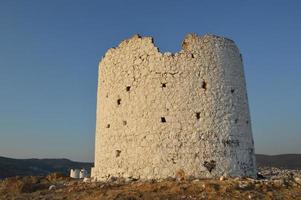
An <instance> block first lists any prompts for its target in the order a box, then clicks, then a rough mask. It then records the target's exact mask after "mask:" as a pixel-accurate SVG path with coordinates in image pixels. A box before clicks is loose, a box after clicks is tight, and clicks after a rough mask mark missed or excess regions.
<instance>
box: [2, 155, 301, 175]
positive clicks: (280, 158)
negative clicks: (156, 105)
mask: <svg viewBox="0 0 301 200" xmlns="http://www.w3.org/2000/svg"><path fill="white" fill-rule="evenodd" d="M256 161H257V166H259V167H263V166H268V167H278V168H286V169H301V154H282V155H274V156H270V155H262V154H257V155H256ZM92 166H93V163H85V162H74V161H71V160H68V159H13V158H6V157H1V156H0V179H3V178H5V177H11V176H30V175H34V176H45V175H47V174H49V173H51V172H61V173H63V174H66V175H67V174H69V170H70V169H72V168H77V169H81V168H85V169H86V170H88V171H90V169H91V167H92Z"/></svg>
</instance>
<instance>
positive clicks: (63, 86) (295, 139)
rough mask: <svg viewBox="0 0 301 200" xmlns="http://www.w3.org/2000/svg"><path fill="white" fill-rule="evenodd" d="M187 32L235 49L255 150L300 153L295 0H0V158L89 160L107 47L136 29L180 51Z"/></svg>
mask: <svg viewBox="0 0 301 200" xmlns="http://www.w3.org/2000/svg"><path fill="white" fill-rule="evenodd" d="M189 32H195V33H197V34H199V35H203V34H205V33H212V34H217V35H222V36H225V37H229V38H231V39H233V40H234V41H235V42H236V44H237V45H238V47H239V48H240V50H241V53H242V55H243V60H244V65H245V74H246V79H247V88H248V96H249V103H250V110H251V118H252V128H253V135H254V140H255V149H256V153H264V154H281V153H301V145H300V144H301V116H300V115H301V107H300V103H301V89H300V87H301V78H300V75H301V1H298V0H295V1H294V0H290V1H284V0H266V1H260V0H257V1H256V0H229V1H222V0H220V1H217V0H210V1H200V0H186V1H183V0H165V1H163V0H152V1H144V0H139V1H138V0H124V1H121V0H120V1H116V0H115V1H114V0H110V1H101V0H95V1H93V0H89V1H85V0H51V1H50V0H48V1H40V0H28V1H20V0H1V1H0V156H9V157H15V158H31V157H35V158H62V157H64V158H69V159H73V160H79V161H92V160H93V157H94V131H95V110H96V108H95V106H96V88H97V70H98V62H99V61H100V59H101V57H102V56H103V55H104V53H105V52H106V50H107V49H109V48H111V47H114V46H117V45H118V44H119V43H120V42H121V41H122V40H124V39H126V38H129V37H131V36H132V35H134V34H136V33H139V34H141V35H147V36H153V37H154V40H155V43H156V45H157V46H158V47H159V48H160V50H161V51H171V52H176V51H179V50H180V46H181V41H182V39H183V38H184V37H185V35H186V34H187V33H189Z"/></svg>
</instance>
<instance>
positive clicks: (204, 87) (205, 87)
mask: <svg viewBox="0 0 301 200" xmlns="http://www.w3.org/2000/svg"><path fill="white" fill-rule="evenodd" d="M202 88H203V89H204V90H206V89H207V83H206V82H205V81H203V82H202Z"/></svg>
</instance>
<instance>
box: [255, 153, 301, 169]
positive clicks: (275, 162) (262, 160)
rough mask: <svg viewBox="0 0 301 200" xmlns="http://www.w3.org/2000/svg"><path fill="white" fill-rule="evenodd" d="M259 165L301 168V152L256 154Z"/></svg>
mask: <svg viewBox="0 0 301 200" xmlns="http://www.w3.org/2000/svg"><path fill="white" fill-rule="evenodd" d="M256 161H257V166H259V167H262V166H268V167H278V168H285V169H301V154H281V155H273V156H270V155H262V154H257V155H256Z"/></svg>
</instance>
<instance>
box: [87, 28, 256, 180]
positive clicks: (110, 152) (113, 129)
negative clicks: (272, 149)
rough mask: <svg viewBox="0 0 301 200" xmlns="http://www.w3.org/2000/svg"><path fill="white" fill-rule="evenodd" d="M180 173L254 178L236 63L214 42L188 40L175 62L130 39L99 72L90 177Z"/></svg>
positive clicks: (146, 41)
mask: <svg viewBox="0 0 301 200" xmlns="http://www.w3.org/2000/svg"><path fill="white" fill-rule="evenodd" d="M179 173H181V174H183V175H185V176H190V177H198V178H200V177H207V178H210V177H217V176H221V175H224V176H251V177H254V176H255V174H256V169H255V157H254V142H253V138H252V131H251V120H250V114H249V108H248V98H247V92H246V84H245V77H244V72H243V64H242V58H241V55H240V53H239V50H238V48H237V47H236V45H235V43H234V42H233V41H232V40H229V39H226V38H223V37H218V36H214V35H205V36H202V37H199V36H197V35H195V34H188V35H187V36H186V38H185V39H184V41H183V43H182V50H181V51H180V52H178V53H176V54H172V53H161V52H160V51H159V49H158V48H157V47H156V46H155V45H154V42H153V39H152V38H151V37H140V36H139V35H135V36H133V37H132V38H130V39H128V40H125V41H123V42H121V43H120V44H119V46H118V47H116V48H111V49H109V50H108V51H107V52H106V54H105V56H104V57H103V58H102V60H101V62H100V64H99V79H98V95H97V117H96V142H95V167H94V168H93V169H92V177H95V178H97V180H107V179H108V178H110V177H112V176H113V177H125V178H126V177H132V178H140V179H161V178H167V177H174V176H176V174H179Z"/></svg>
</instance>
